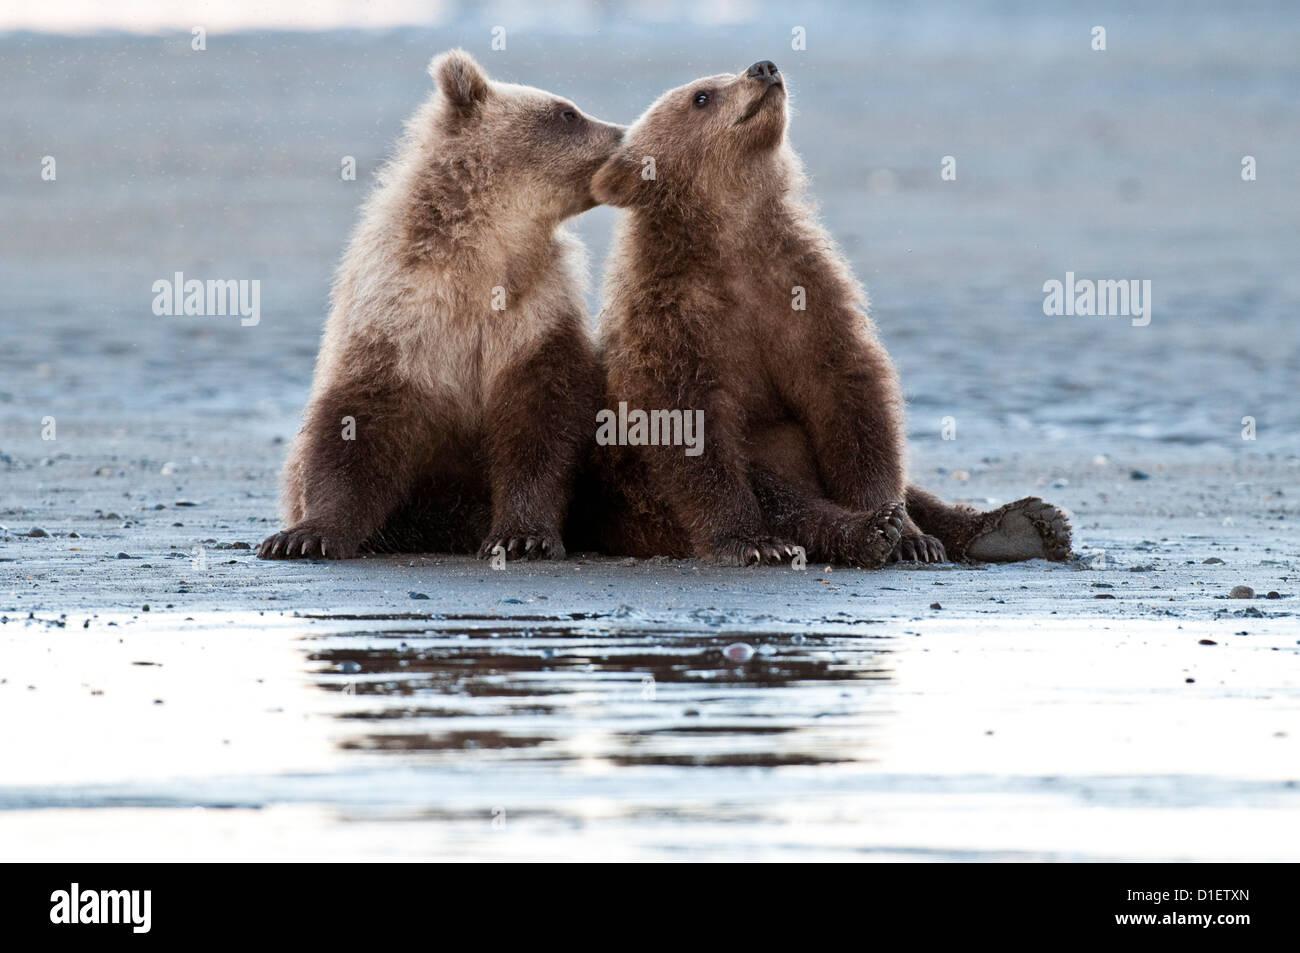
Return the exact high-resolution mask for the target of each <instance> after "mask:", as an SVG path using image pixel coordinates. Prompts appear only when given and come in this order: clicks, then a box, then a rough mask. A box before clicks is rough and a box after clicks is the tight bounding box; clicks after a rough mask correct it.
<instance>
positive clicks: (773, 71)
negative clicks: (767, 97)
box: [745, 60, 781, 86]
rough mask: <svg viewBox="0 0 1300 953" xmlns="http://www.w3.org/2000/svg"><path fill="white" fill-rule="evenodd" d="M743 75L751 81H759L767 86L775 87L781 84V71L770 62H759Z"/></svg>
mask: <svg viewBox="0 0 1300 953" xmlns="http://www.w3.org/2000/svg"><path fill="white" fill-rule="evenodd" d="M745 75H746V76H748V77H750V78H751V79H757V80H760V81H762V82H764V83H766V84H767V85H768V86H775V85H776V84H777V83H779V82H781V71H780V70H778V69H777V68H776V64H775V63H773V62H772V61H771V60H759V61H758V62H757V63H755V64H754V65H753V66H751V67H750V68H749V69H747V70H746V71H745Z"/></svg>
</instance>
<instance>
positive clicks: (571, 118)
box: [560, 109, 578, 122]
mask: <svg viewBox="0 0 1300 953" xmlns="http://www.w3.org/2000/svg"><path fill="white" fill-rule="evenodd" d="M560 118H562V119H563V120H564V121H565V122H577V121H578V114H577V113H576V112H575V111H574V110H572V109H566V110H565V111H564V112H562V113H560Z"/></svg>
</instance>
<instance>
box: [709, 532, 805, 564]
mask: <svg viewBox="0 0 1300 953" xmlns="http://www.w3.org/2000/svg"><path fill="white" fill-rule="evenodd" d="M797 550H798V547H797V546H796V545H795V544H794V543H791V542H788V541H786V540H784V539H777V538H776V537H775V536H729V537H726V538H724V539H721V540H719V541H718V542H716V543H714V544H713V545H712V546H710V547H709V551H708V554H707V555H708V556H709V557H710V558H711V559H713V561H714V562H717V563H721V564H722V565H723V566H759V565H767V566H779V565H781V563H783V562H785V561H786V560H787V559H792V558H794V556H795V553H796V551H797Z"/></svg>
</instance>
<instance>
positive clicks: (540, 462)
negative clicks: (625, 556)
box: [478, 330, 601, 559]
mask: <svg viewBox="0 0 1300 953" xmlns="http://www.w3.org/2000/svg"><path fill="white" fill-rule="evenodd" d="M600 389H601V372H600V368H599V364H598V363H597V361H596V357H595V355H594V353H592V350H591V347H590V345H589V344H588V343H587V341H586V340H585V338H584V337H583V335H582V334H581V333H580V332H578V331H577V330H565V331H560V332H556V333H554V334H552V335H551V336H550V337H549V338H548V339H547V340H546V341H544V342H543V344H542V345H541V346H540V347H539V348H537V349H536V350H535V351H533V352H532V353H531V354H530V355H529V356H528V357H527V358H525V359H523V360H521V361H518V362H516V363H515V364H513V365H511V366H508V367H506V368H504V369H503V370H502V371H501V372H500V373H499V374H498V375H497V378H496V381H495V382H494V384H493V386H492V388H491V391H490V395H489V399H488V405H487V409H486V417H485V423H484V430H485V433H486V447H487V460H488V466H489V468H490V473H489V484H490V485H491V488H492V525H491V528H490V529H489V531H488V535H487V537H486V538H485V539H484V540H483V542H482V544H481V545H480V546H479V552H478V555H479V558H480V559H485V558H487V557H489V556H491V555H492V553H493V551H494V550H496V549H497V547H500V548H501V549H502V550H503V551H504V553H505V556H506V558H507V559H521V558H523V559H563V558H564V556H565V550H564V542H563V538H562V530H563V526H564V518H565V515H566V513H567V511H568V506H569V501H570V499H571V498H572V494H573V483H574V479H575V476H576V472H577V466H578V459H579V456H580V454H581V452H582V450H583V448H584V447H585V446H586V445H587V444H588V443H589V442H590V441H591V439H592V434H593V433H594V432H595V412H596V405H597V403H598V402H599V395H600Z"/></svg>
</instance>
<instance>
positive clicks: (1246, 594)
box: [1228, 586, 1255, 599]
mask: <svg viewBox="0 0 1300 953" xmlns="http://www.w3.org/2000/svg"><path fill="white" fill-rule="evenodd" d="M1228 595H1229V596H1230V597H1231V598H1233V599H1254V598H1255V590H1254V589H1252V588H1250V586H1233V587H1232V592H1230V593H1228Z"/></svg>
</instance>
